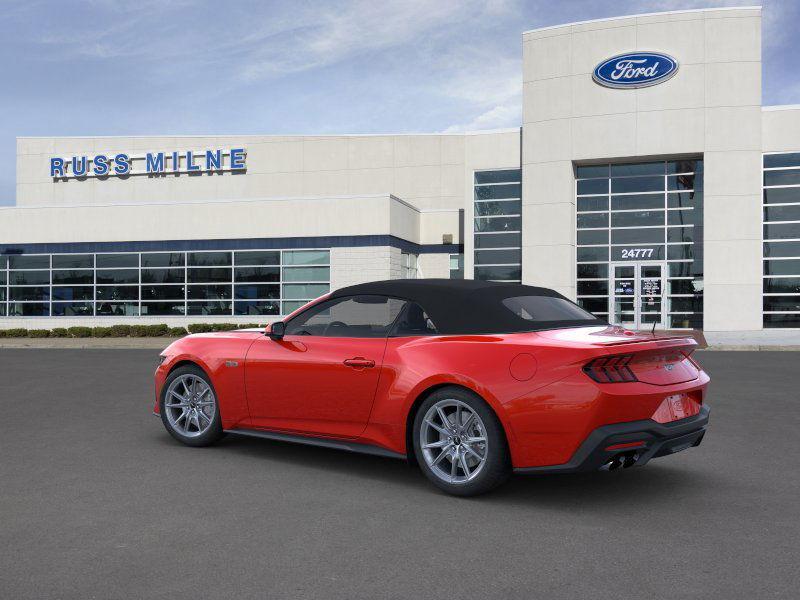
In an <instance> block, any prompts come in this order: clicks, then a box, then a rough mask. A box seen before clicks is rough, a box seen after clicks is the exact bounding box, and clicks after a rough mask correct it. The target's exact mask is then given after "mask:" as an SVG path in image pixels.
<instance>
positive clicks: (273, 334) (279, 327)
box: [267, 321, 286, 340]
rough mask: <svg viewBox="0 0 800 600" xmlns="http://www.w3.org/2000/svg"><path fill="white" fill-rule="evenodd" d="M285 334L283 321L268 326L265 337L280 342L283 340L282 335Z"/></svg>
mask: <svg viewBox="0 0 800 600" xmlns="http://www.w3.org/2000/svg"><path fill="white" fill-rule="evenodd" d="M285 333H286V323H284V322H283V321H275V322H274V323H273V324H272V325H270V328H269V331H268V332H267V335H268V336H269V337H270V339H273V340H280V339H282V338H283V335H284V334H285Z"/></svg>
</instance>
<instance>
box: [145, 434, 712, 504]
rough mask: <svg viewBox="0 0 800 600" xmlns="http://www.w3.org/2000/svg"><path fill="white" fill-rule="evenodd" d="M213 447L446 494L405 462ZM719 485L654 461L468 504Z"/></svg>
mask: <svg viewBox="0 0 800 600" xmlns="http://www.w3.org/2000/svg"><path fill="white" fill-rule="evenodd" d="M158 437H159V438H160V440H161V441H162V442H163V443H164V444H168V445H176V446H180V445H179V444H178V443H177V442H175V441H174V440H172V439H171V438H169V437H168V436H166V435H159V436H158ZM215 448H216V449H218V450H220V451H224V452H226V453H230V454H236V455H238V456H240V457H242V458H245V457H249V458H251V459H255V460H258V461H264V463H265V468H267V467H268V465H269V463H280V464H281V465H284V466H286V465H289V466H292V467H296V468H298V469H303V470H306V471H308V472H310V473H311V474H312V476H316V475H313V474H314V473H318V474H319V476H324V475H325V474H328V473H331V472H335V473H338V474H345V475H347V476H348V478H353V477H356V478H364V479H365V480H372V481H385V482H387V483H392V484H393V485H398V484H399V485H405V486H408V487H409V491H412V490H413V492H414V493H419V492H422V493H430V494H432V495H439V496H442V495H445V494H444V493H443V492H440V491H439V490H437V489H436V488H435V487H434V486H433V485H431V484H430V483H429V482H428V481H427V480H426V479H425V477H424V476H423V475H422V474H421V473H420V471H419V469H418V468H417V467H415V466H412V465H409V464H408V463H406V462H405V461H402V460H395V459H391V458H383V457H378V456H370V455H366V454H357V453H349V452H343V451H339V450H333V449H329V448H319V447H315V446H306V445H302V444H292V443H287V442H279V441H273V440H263V439H255V438H249V437H245V436H238V435H228V436H226V437H225V438H224V439H223V440H222V441H221V442H220V443H219V444H217V446H216V447H215ZM720 484H724V482H721V481H720V480H719V476H714V475H713V474H712V473H709V472H707V471H704V470H701V469H699V468H698V467H697V466H692V465H691V464H688V465H680V466H675V465H666V464H660V463H659V461H653V462H651V463H650V464H649V465H647V466H645V467H634V468H631V469H624V470H619V471H615V472H611V473H609V472H600V471H598V472H592V473H577V474H559V475H515V476H513V477H511V479H510V480H509V481H508V482H507V483H506V484H505V485H503V486H501V487H500V488H499V489H497V490H494V491H493V492H490V493H489V494H486V495H483V496H478V497H476V498H472V499H469V501H471V502H486V503H489V504H495V503H498V504H506V505H508V504H518V505H526V506H530V507H536V506H539V507H548V508H565V509H566V508H569V509H573V508H574V507H575V506H576V505H577V504H580V506H581V509H582V510H587V509H588V510H598V511H602V510H606V509H608V508H611V507H619V505H620V503H629V502H630V501H631V498H636V501H637V503H638V504H640V505H641V503H646V502H648V500H653V501H654V502H658V503H663V502H664V501H665V500H669V499H670V498H675V499H676V501H679V500H680V499H686V497H687V494H688V495H690V496H695V497H702V496H703V495H705V494H707V493H708V492H709V490H711V489H713V488H717V489H718V487H719V485H720Z"/></svg>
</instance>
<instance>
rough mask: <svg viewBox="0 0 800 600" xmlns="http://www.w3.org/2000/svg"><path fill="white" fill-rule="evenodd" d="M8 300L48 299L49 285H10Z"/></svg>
mask: <svg viewBox="0 0 800 600" xmlns="http://www.w3.org/2000/svg"><path fill="white" fill-rule="evenodd" d="M8 299H9V300H21V301H31V300H49V299H50V288H49V287H12V288H8Z"/></svg>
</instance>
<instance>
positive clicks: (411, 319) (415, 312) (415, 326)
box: [392, 302, 439, 337]
mask: <svg viewBox="0 0 800 600" xmlns="http://www.w3.org/2000/svg"><path fill="white" fill-rule="evenodd" d="M438 333H439V332H438V331H436V325H434V324H433V321H431V319H430V317H429V316H428V315H427V314H426V313H425V311H424V310H423V308H422V307H421V306H420V305H419V304H417V303H416V302H409V303H408V304H406V307H405V310H403V313H402V314H401V315H400V318H399V319H398V320H397V324H396V325H395V326H394V330H393V331H392V335H393V336H396V337H402V336H410V335H437V334H438Z"/></svg>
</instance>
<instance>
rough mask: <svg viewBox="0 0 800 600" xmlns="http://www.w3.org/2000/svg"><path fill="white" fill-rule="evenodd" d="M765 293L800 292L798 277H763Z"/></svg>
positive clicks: (799, 278)
mask: <svg viewBox="0 0 800 600" xmlns="http://www.w3.org/2000/svg"><path fill="white" fill-rule="evenodd" d="M764 293H765V294H800V277H775V278H771V277H768V278H765V279H764Z"/></svg>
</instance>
